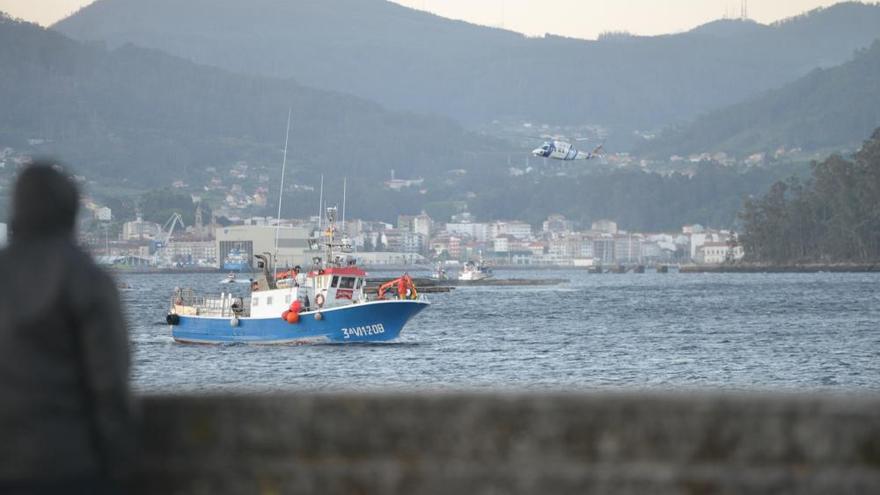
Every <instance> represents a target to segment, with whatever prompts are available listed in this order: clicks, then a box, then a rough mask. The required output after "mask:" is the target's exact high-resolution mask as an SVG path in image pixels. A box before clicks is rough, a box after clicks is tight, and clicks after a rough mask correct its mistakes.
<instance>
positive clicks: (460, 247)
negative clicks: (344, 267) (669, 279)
mask: <svg viewBox="0 0 880 495" xmlns="http://www.w3.org/2000/svg"><path fill="white" fill-rule="evenodd" d="M85 206H86V213H88V214H91V215H92V216H93V218H92V219H91V220H92V222H98V223H101V222H106V221H108V220H109V219H110V218H112V212H110V211H109V209H108V208H107V207H102V206H97V205H94V204H86V205H85ZM195 208H196V214H195V224H194V225H189V226H187V225H183V222H182V220H180V216H179V215H176V216H172V218H170V219H169V221H168V222H166V224H165V225H159V224H158V223H154V222H149V221H145V220H143V219H140V218H138V219H135V220H131V221H128V222H125V223H124V224H123V227H122V233H121V235H119V236H118V237H112V238H111V237H110V236H109V234H108V235H105V236H104V237H103V238H102V237H101V230H100V229H91V232H92V233H91V234H88V235H83V236H82V239H81V241H82V242H83V244H85V245H87V246H88V247H89V249H90V251H91V252H92V253H93V255H94V256H95V258H96V260H98V262H99V263H101V264H103V265H108V266H117V267H118V268H125V267H141V268H165V269H169V268H177V269H184V268H191V269H192V268H199V269H219V270H223V269H230V267H229V263H230V260H232V259H233V258H236V257H239V258H241V259H244V260H246V261H245V263H247V262H248V260H250V259H252V255H253V254H258V253H263V252H274V253H277V257H278V260H279V263H282V264H288V265H290V266H293V265H297V264H305V263H308V262H309V260H311V258H312V257H313V255H314V252H315V245H314V240H315V239H318V238H320V235H321V234H322V232H324V231H325V230H326V227H327V226H326V225H323V226H322V225H321V222H320V221H319V219H318V217H317V216H315V217H312V218H308V219H281V220H280V222H279V221H278V220H277V219H275V218H271V217H251V218H246V219H240V220H238V221H236V222H235V223H232V224H228V225H219V224H217V223H216V219H211V218H209V219H206V218H203V216H202V214H201V208H200V206H199V205H196V206H195ZM337 229H338V231H340V233H341V234H342V236H343V238H344V239H345V242H346V244H347V245H349V246H351V251H352V252H353V253H354V255H355V256H356V257H357V258H358V260H359V262H360V263H362V264H364V265H366V266H388V265H394V266H406V265H431V264H434V263H437V262H443V263H448V264H450V265H456V264H458V263H464V262H466V261H469V260H478V259H479V260H484V261H485V262H486V263H487V264H490V265H493V266H497V267H533V268H540V267H575V268H596V267H620V266H645V265H647V266H658V265H668V264H691V263H696V264H706V265H713V264H723V263H725V262H730V261H734V260H738V259H740V258H741V257H742V255H743V251H742V246H740V245H738V244H737V243H736V235H735V233H732V232H730V231H728V230H715V229H711V228H706V227H704V226H701V225H686V226H683V227H682V229H681V231H679V232H669V233H663V232H661V233H642V232H631V231H627V230H626V229H624V228H621V227H620V226H619V225H618V224H617V223H616V222H615V221H613V220H607V219H605V220H598V221H595V222H592V223H591V224H590V225H588V226H579V225H576V224H575V223H574V222H572V221H570V220H567V219H566V218H565V217H564V216H562V215H551V216H550V217H548V218H547V219H546V220H545V221H544V222H543V223H542V224H541V225H540V226H533V225H531V224H529V223H525V222H521V221H516V220H505V221H501V220H494V221H477V220H476V219H474V218H472V217H471V215H469V214H467V213H463V214H459V215H455V216H454V217H453V218H452V220H451V221H449V222H437V221H435V220H433V219H432V218H431V217H430V216H429V215H427V214H425V213H422V214H420V215H414V216H404V215H401V216H399V217H398V219H397V223H396V224H390V223H385V222H379V221H368V220H362V219H347V220H345V221H344V223H340V224H339V225H337Z"/></svg>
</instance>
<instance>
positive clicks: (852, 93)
mask: <svg viewBox="0 0 880 495" xmlns="http://www.w3.org/2000/svg"><path fill="white" fill-rule="evenodd" d="M877 127H880V41H878V42H875V43H874V44H873V45H872V46H871V47H870V48H868V49H865V50H863V51H861V52H859V53H858V54H857V55H856V56H855V58H854V59H853V60H851V61H849V62H847V63H845V64H843V65H840V66H837V67H833V68H830V69H816V70H814V71H813V72H811V73H810V74H808V75H806V76H804V77H803V78H801V79H799V80H797V81H795V82H793V83H791V84H788V85H785V86H783V87H781V88H779V89H775V90H772V91H768V92H766V93H764V94H762V95H760V96H758V97H755V98H752V99H750V100H748V101H745V102H743V103H739V104H736V105H733V106H729V107H726V108H722V109H719V110H716V111H713V112H710V113H708V114H705V115H703V116H701V117H699V118H697V119H696V120H695V121H693V122H692V123H690V124H688V125H686V126H683V127H680V128H674V129H670V130H669V131H667V132H665V133H664V134H663V135H661V137H660V138H659V139H657V140H656V141H654V142H651V143H649V144H647V145H645V146H644V147H643V148H642V150H641V151H642V152H643V153H645V154H652V155H654V156H660V157H665V156H669V155H671V154H680V155H685V154H690V153H700V152H704V151H726V152H728V153H733V154H736V155H740V156H742V155H745V154H749V153H754V152H761V151H771V152H772V151H773V150H776V149H778V148H780V147H786V148H803V149H806V150H819V149H825V148H833V149H841V148H849V149H857V148H858V145H859V144H860V143H861V139H862V137H863V136H865V135H868V134H870V132H871V131H872V130H873V129H875V128H877Z"/></svg>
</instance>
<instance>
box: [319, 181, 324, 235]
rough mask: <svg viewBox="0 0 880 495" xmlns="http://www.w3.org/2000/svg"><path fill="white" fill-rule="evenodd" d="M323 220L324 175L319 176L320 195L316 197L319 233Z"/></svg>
mask: <svg viewBox="0 0 880 495" xmlns="http://www.w3.org/2000/svg"><path fill="white" fill-rule="evenodd" d="M323 218H324V174H321V193H320V195H319V196H318V232H321V226H322V225H323Z"/></svg>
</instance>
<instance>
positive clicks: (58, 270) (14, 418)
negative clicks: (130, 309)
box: [0, 198, 134, 485]
mask: <svg viewBox="0 0 880 495" xmlns="http://www.w3.org/2000/svg"><path fill="white" fill-rule="evenodd" d="M37 200H39V198H37ZM20 210H22V211H21V212H20V213H21V214H22V215H23V214H24V210H25V207H21V208H20ZM33 224H34V225H37V224H43V225H45V224H46V222H44V221H40V222H33ZM22 225H26V224H21V223H20V224H19V228H18V231H17V232H15V231H14V232H13V238H12V243H11V244H10V245H9V247H8V248H7V249H6V250H4V251H0V485H2V484H3V483H4V482H17V481H29V480H44V481H45V480H51V479H63V478H69V477H84V476H116V475H118V474H120V473H121V472H123V471H124V470H125V468H126V467H127V466H128V465H129V464H130V460H131V457H130V454H131V452H132V446H133V445H134V443H133V431H134V428H133V417H132V411H133V408H132V403H131V395H130V392H129V385H128V380H129V359H130V358H129V349H128V334H127V331H126V326H125V322H124V320H123V315H122V311H121V310H120V303H119V297H118V294H117V291H116V287H115V284H114V282H113V280H112V279H111V278H110V277H109V276H108V275H107V274H105V273H104V272H103V271H101V270H100V269H99V268H98V267H97V266H96V265H95V264H94V263H93V262H92V260H91V258H90V257H89V256H88V255H87V254H86V253H84V252H83V251H82V250H81V249H80V248H78V247H77V246H76V245H75V244H74V242H73V240H72V235H71V234H70V232H60V233H57V234H55V235H51V234H48V233H46V232H32V233H29V232H26V231H25V228H24V227H22ZM28 234H33V235H28Z"/></svg>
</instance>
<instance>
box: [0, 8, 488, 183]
mask: <svg viewBox="0 0 880 495" xmlns="http://www.w3.org/2000/svg"><path fill="white" fill-rule="evenodd" d="M0 66H3V67H4V70H3V71H2V72H0V100H2V101H4V102H5V104H4V111H3V112H2V113H0V139H2V140H3V141H4V142H5V143H6V144H15V145H16V146H26V145H25V144H23V143H26V142H27V141H28V139H29V138H34V137H36V138H39V139H41V140H46V141H47V142H50V144H47V145H45V146H44V147H43V148H41V149H38V150H35V151H37V152H39V153H43V154H54V155H58V156H61V157H63V158H65V159H66V160H69V161H71V162H72V163H75V164H81V166H82V167H83V168H84V169H86V170H87V171H89V172H91V173H92V174H96V175H100V176H101V177H103V178H105V179H113V178H116V179H119V180H123V179H125V180H129V181H144V183H146V184H152V185H158V184H170V182H171V181H172V180H173V179H185V180H187V179H191V178H193V177H194V176H195V175H197V174H200V173H201V174H204V172H199V171H200V170H202V169H204V168H206V167H208V166H215V165H225V166H231V165H232V164H234V163H236V162H237V161H250V162H256V163H257V164H261V165H265V166H268V167H271V168H274V167H276V164H275V160H276V159H278V160H280V151H279V148H280V146H281V143H283V135H282V134H283V129H284V117H286V114H287V110H288V107H290V108H292V111H293V127H292V129H291V145H290V146H291V150H292V151H291V159H292V160H293V167H294V169H295V170H299V171H300V173H307V172H315V171H317V170H321V171H325V172H326V173H327V174H328V175H340V176H342V175H345V174H355V173H357V174H359V175H360V176H362V177H363V178H364V179H366V180H372V181H379V180H382V179H383V178H384V177H385V176H386V175H387V173H388V170H389V169H391V168H396V169H397V170H399V171H406V172H404V173H408V174H413V175H419V174H422V175H433V174H436V173H442V172H443V171H445V170H447V169H452V168H467V167H469V166H473V165H474V163H476V162H478V161H480V163H483V162H484V161H485V157H483V160H478V158H476V157H479V153H480V152H481V151H488V152H492V151H493V150H495V149H497V148H496V147H497V146H500V145H501V144H499V142H496V141H493V140H487V139H486V138H484V137H482V136H478V135H476V134H473V133H468V132H466V131H465V130H464V129H462V128H461V127H460V126H459V125H458V124H456V123H454V122H452V121H451V120H448V119H444V118H440V117H432V116H424V115H417V114H413V113H399V112H391V111H388V110H386V109H384V108H382V107H381V106H380V105H379V104H377V103H374V102H370V101H367V100H364V99H362V98H358V97H356V96H351V95H346V94H341V93H334V92H328V91H322V90H317V89H312V88H308V87H305V86H302V85H300V84H299V83H296V82H294V81H291V80H280V79H272V78H265V77H256V76H244V75H239V74H234V73H230V72H228V71H225V70H223V69H219V68H215V67H209V66H204V65H198V64H195V63H193V62H190V61H187V60H184V59H181V58H178V57H174V56H171V55H167V54H164V53H162V52H160V51H158V50H155V49H147V48H140V47H135V46H133V45H131V44H126V45H123V46H120V47H117V48H114V49H106V48H102V47H100V46H95V45H88V44H82V43H80V42H77V41H74V40H71V39H69V38H67V37H65V36H64V35H62V34H60V33H58V32H55V31H52V30H47V29H43V28H40V27H39V26H36V25H34V24H29V23H25V22H20V21H16V20H13V19H11V18H9V17H8V16H7V17H5V18H0ZM475 156H476V157H475ZM184 169H188V171H189V174H190V176H189V177H185V176H184V175H185V174H183V173H182V170H184ZM201 178H204V177H201Z"/></svg>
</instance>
